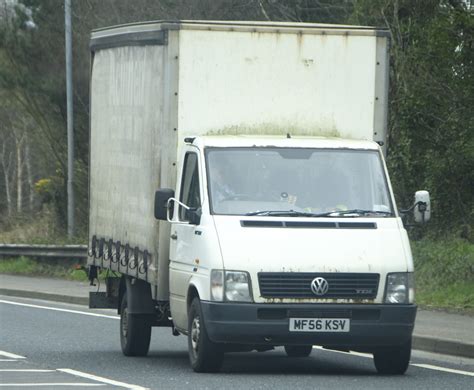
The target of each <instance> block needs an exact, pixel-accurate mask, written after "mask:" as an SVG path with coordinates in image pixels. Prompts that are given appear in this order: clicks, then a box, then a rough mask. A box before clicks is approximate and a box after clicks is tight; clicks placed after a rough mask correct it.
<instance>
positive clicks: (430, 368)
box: [410, 364, 474, 376]
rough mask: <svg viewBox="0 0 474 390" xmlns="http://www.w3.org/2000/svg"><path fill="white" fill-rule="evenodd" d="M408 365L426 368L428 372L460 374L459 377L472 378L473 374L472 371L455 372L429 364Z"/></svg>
mask: <svg viewBox="0 0 474 390" xmlns="http://www.w3.org/2000/svg"><path fill="white" fill-rule="evenodd" d="M410 365H411V366H415V367H421V368H427V369H428V370H436V371H443V372H449V373H451V374H460V375H469V376H474V372H472V371H462V370H455V369H453V368H446V367H439V366H432V365H431V364H410Z"/></svg>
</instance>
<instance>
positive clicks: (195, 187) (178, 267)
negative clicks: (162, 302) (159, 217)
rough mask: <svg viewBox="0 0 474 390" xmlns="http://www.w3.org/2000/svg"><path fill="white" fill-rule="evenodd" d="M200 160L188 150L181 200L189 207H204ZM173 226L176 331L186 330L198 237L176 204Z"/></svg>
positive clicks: (172, 297) (172, 291) (172, 300)
mask: <svg viewBox="0 0 474 390" xmlns="http://www.w3.org/2000/svg"><path fill="white" fill-rule="evenodd" d="M199 163H200V158H199V154H198V152H197V150H196V151H194V150H190V151H187V152H186V154H185V156H184V160H183V165H182V174H181V182H180V186H179V197H178V200H179V201H180V202H181V203H183V204H185V205H186V206H188V207H190V208H195V209H197V208H200V207H201V199H202V197H201V184H200V164H199ZM174 212H175V215H174V216H173V222H172V223H171V240H170V306H171V313H172V316H173V321H174V324H175V326H176V327H177V328H179V329H182V330H186V328H187V306H186V295H187V290H188V285H189V280H190V278H191V276H192V274H193V269H194V267H195V264H194V260H195V257H194V256H195V254H194V249H195V246H196V245H195V241H196V240H197V239H198V238H199V236H198V235H196V234H195V231H196V228H197V226H196V225H194V224H191V223H190V221H189V211H188V210H187V209H186V208H184V207H182V206H181V205H179V204H178V203H177V202H176V204H175V207H174Z"/></svg>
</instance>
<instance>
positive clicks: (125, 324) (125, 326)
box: [121, 308, 128, 338]
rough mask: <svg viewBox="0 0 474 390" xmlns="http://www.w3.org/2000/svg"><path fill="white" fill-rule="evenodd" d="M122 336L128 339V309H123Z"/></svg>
mask: <svg viewBox="0 0 474 390" xmlns="http://www.w3.org/2000/svg"><path fill="white" fill-rule="evenodd" d="M121 319H122V321H121V323H122V336H123V337H124V338H127V334H128V311H127V309H126V308H125V309H123V311H122V318H121Z"/></svg>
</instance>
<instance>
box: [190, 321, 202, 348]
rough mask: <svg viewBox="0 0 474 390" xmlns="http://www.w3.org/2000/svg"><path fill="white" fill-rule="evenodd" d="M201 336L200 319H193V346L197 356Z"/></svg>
mask: <svg viewBox="0 0 474 390" xmlns="http://www.w3.org/2000/svg"><path fill="white" fill-rule="evenodd" d="M200 336H201V325H200V322H199V317H195V318H194V319H193V323H192V324H191V345H192V347H193V352H194V353H195V354H197V353H198V351H199V337H200Z"/></svg>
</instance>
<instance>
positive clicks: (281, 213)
mask: <svg viewBox="0 0 474 390" xmlns="http://www.w3.org/2000/svg"><path fill="white" fill-rule="evenodd" d="M330 214H332V212H330V213H322V214H315V213H308V212H305V211H295V210H259V211H251V212H250V213H246V214H245V215H249V216H251V215H259V216H271V217H326V216H328V215H330Z"/></svg>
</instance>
